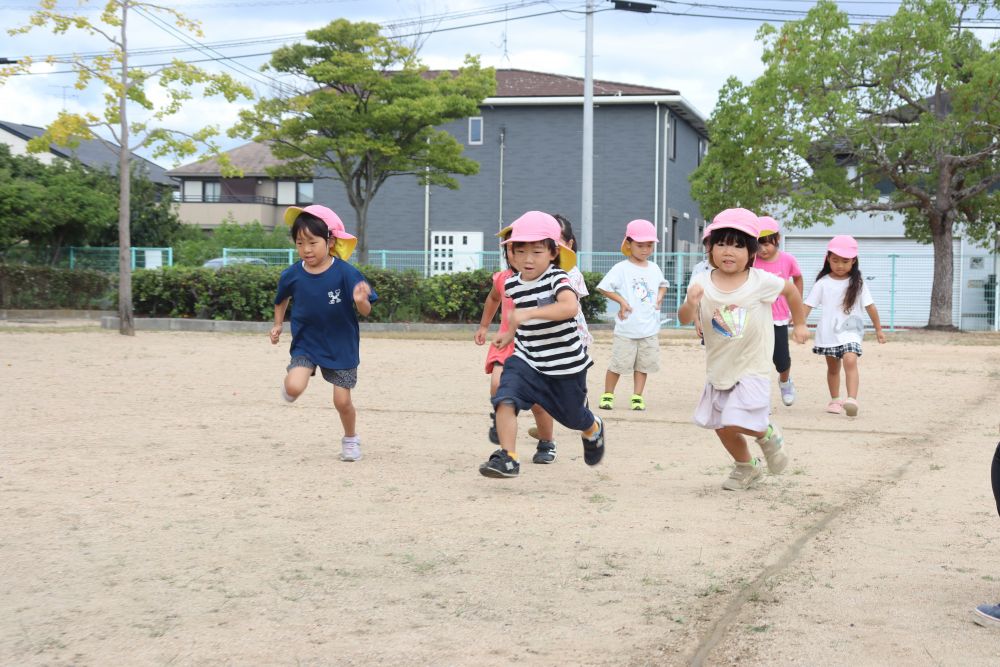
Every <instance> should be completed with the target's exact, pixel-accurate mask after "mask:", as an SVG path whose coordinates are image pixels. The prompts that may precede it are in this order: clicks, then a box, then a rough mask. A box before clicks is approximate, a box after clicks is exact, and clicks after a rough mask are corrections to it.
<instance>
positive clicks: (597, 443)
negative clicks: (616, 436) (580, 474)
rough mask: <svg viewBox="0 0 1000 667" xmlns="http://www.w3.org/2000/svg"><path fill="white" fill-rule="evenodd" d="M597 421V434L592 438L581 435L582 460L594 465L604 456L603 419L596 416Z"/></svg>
mask: <svg viewBox="0 0 1000 667" xmlns="http://www.w3.org/2000/svg"><path fill="white" fill-rule="evenodd" d="M597 423H598V424H600V427H599V428H598V430H597V435H595V436H594V437H593V438H588V437H587V436H582V437H581V439H582V440H583V460H584V462H585V463H586V464H587V465H589V466H596V465H597V464H598V463H600V462H601V459H603V458H604V420H603V419H601V418H600V417H598V418H597Z"/></svg>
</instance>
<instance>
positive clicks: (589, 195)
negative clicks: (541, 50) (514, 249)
mask: <svg viewBox="0 0 1000 667" xmlns="http://www.w3.org/2000/svg"><path fill="white" fill-rule="evenodd" d="M586 24H587V27H586V38H585V44H586V46H585V48H584V65H583V168H582V170H581V179H580V180H581V183H582V186H583V187H582V190H583V192H582V196H581V198H580V250H581V251H583V252H585V253H587V254H586V255H585V256H584V257H583V262H582V266H581V267H580V268H581V269H582V270H584V271H589V270H590V267H591V253H592V252H593V251H594V0H587V20H586Z"/></svg>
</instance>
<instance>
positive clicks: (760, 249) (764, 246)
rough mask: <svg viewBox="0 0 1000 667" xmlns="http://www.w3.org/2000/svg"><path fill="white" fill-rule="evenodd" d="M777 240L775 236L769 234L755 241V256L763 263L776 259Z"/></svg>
mask: <svg viewBox="0 0 1000 667" xmlns="http://www.w3.org/2000/svg"><path fill="white" fill-rule="evenodd" d="M779 240H780V239H779V238H778V235H777V234H769V235H767V236H762V237H760V238H759V239H757V256H758V257H760V258H761V259H762V260H764V261H765V262H769V261H771V260H772V259H774V258H775V257H777V255H778V241H779Z"/></svg>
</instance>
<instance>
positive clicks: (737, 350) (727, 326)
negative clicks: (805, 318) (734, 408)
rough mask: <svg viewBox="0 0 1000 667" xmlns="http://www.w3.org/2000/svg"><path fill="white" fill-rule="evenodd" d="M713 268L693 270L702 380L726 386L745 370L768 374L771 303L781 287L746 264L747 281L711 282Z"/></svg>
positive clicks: (770, 367) (771, 340) (770, 368)
mask: <svg viewBox="0 0 1000 667" xmlns="http://www.w3.org/2000/svg"><path fill="white" fill-rule="evenodd" d="M713 275H714V272H706V273H699V274H698V275H696V276H695V277H694V280H693V281H692V282H693V283H696V284H699V285H701V286H702V287H703V288H704V290H705V295H704V296H703V297H702V299H701V310H700V315H701V321H702V331H704V333H705V357H706V368H707V371H708V381H709V382H710V383H711V384H712V386H713V387H715V388H716V389H719V390H726V389H731V388H732V387H733V386H734V385H735V384H736V383H737V382H739V381H740V380H741V379H742V378H744V377H746V376H748V375H755V376H758V377H763V378H768V380H769V381H770V377H771V375H772V374H773V373H774V366H773V364H772V363H771V357H772V356H773V354H774V319H773V317H772V315H771V304H772V303H774V300H775V299H777V298H778V295H780V294H781V291H782V290H783V289H785V281H784V280H782V279H781V278H779V277H778V276H775V275H772V274H770V273H767V272H766V271H761V270H760V269H754V268H751V269H750V272H749V275H748V276H747V281H746V282H745V283H743V284H742V285H741V286H740V287H738V288H736V289H735V290H733V291H731V292H724V291H722V290H721V289H719V288H718V287H716V286H715V283H713V282H712V276H713Z"/></svg>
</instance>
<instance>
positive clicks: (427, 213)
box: [424, 138, 431, 278]
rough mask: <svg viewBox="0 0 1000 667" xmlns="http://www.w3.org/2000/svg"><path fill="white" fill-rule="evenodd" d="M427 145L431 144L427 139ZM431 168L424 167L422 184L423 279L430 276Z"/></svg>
mask: <svg viewBox="0 0 1000 667" xmlns="http://www.w3.org/2000/svg"><path fill="white" fill-rule="evenodd" d="M427 143H428V145H429V144H430V143H431V140H430V138H428V139H427ZM430 173H431V168H430V167H429V166H428V167H424V174H425V176H427V180H426V182H425V183H424V278H427V277H429V276H430V275H431V181H430Z"/></svg>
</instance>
